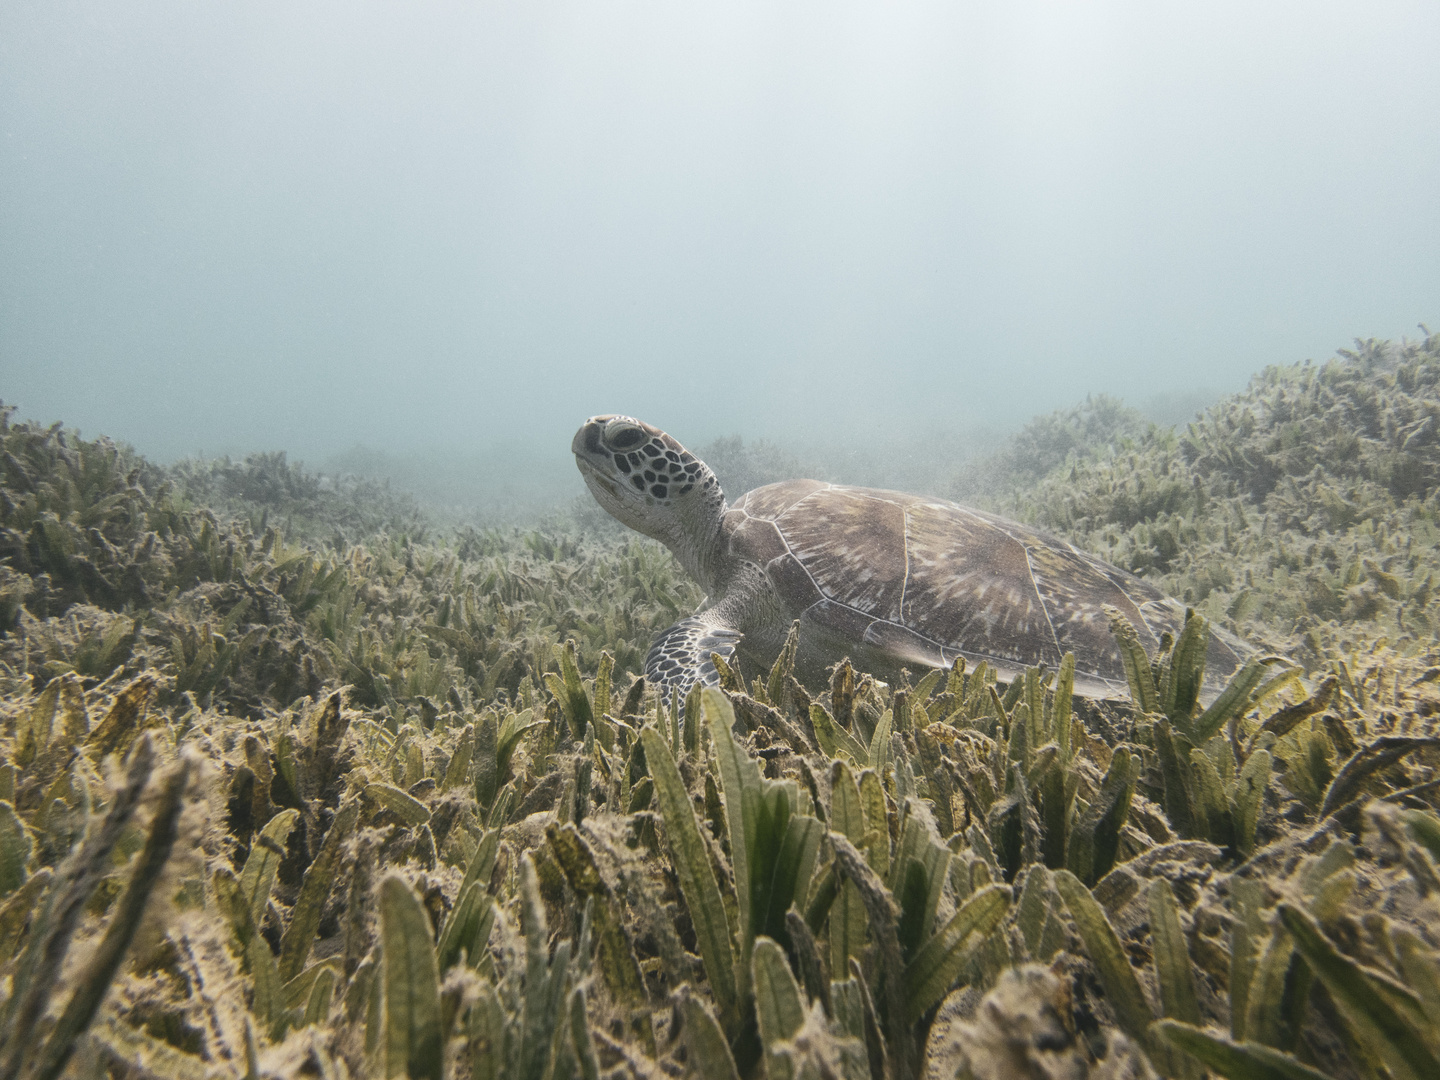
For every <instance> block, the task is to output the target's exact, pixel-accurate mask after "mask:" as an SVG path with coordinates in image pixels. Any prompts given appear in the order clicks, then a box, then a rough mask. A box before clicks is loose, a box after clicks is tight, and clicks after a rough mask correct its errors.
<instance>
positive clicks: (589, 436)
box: [585, 424, 600, 454]
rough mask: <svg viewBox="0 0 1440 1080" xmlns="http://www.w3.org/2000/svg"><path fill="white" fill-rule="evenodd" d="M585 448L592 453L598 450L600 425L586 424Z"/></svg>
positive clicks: (596, 452)
mask: <svg viewBox="0 0 1440 1080" xmlns="http://www.w3.org/2000/svg"><path fill="white" fill-rule="evenodd" d="M585 449H586V450H589V451H590V452H591V453H592V454H598V453H599V452H600V425H599V424H588V425H586V428H585Z"/></svg>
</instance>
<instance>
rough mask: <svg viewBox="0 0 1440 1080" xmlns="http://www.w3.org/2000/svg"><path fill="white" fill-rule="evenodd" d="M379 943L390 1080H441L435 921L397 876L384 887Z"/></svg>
mask: <svg viewBox="0 0 1440 1080" xmlns="http://www.w3.org/2000/svg"><path fill="white" fill-rule="evenodd" d="M380 943H381V954H382V956H383V967H384V994H385V1053H384V1062H385V1065H384V1068H385V1075H386V1076H387V1077H393V1076H400V1075H404V1076H407V1077H409V1078H410V1080H441V1074H442V1070H443V1066H444V1045H443V1044H444V1040H443V1038H442V1037H441V1029H440V972H439V968H438V967H437V966H436V963H435V948H434V946H433V945H432V944H431V940H430V918H429V916H428V915H426V914H425V908H424V906H423V905H422V904H421V903H420V898H419V897H418V896H416V895H415V891H414V890H413V889H412V888H411V887H410V886H409V884H408V883H406V881H405V879H404V878H402V877H399V876H398V875H393V874H392V875H391V876H389V877H387V878H385V880H384V881H382V882H381V883H380Z"/></svg>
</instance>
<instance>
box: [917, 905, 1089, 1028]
mask: <svg viewBox="0 0 1440 1080" xmlns="http://www.w3.org/2000/svg"><path fill="white" fill-rule="evenodd" d="M1092 902H1093V901H1092ZM1009 907H1010V890H1009V888H1008V887H1006V886H1004V885H989V886H986V887H985V888H983V889H981V890H979V891H978V892H976V893H975V894H974V895H972V896H971V897H970V899H968V900H966V901H965V903H964V904H962V905H961V906H960V909H959V910H958V911H956V912H955V914H954V915H953V916H951V918H950V921H949V922H948V923H946V924H945V926H944V927H943V928H941V930H940V931H939V932H938V933H937V934H935V935H934V936H933V937H932V938H930V940H929V941H927V942H925V944H923V945H922V946H920V949H919V951H918V952H916V954H915V957H914V959H913V960H911V961H910V963H909V964H908V965H907V966H906V968H905V975H904V980H903V981H904V985H905V1013H906V1015H907V1016H908V1017H909V1018H910V1020H911V1021H912V1022H913V1021H916V1020H918V1019H919V1018H920V1017H922V1016H923V1015H925V1013H926V1012H927V1011H928V1010H929V1009H930V1007H931V1006H933V1005H935V1004H936V1003H937V1002H939V1001H940V1000H941V999H942V998H943V997H944V996H945V995H946V994H947V993H949V991H950V985H951V984H952V983H953V982H954V981H955V979H956V977H957V976H958V975H959V974H960V972H961V970H962V969H963V968H964V966H965V963H966V961H968V960H969V959H970V955H971V953H972V948H971V946H973V945H974V944H976V942H975V941H972V937H974V936H975V935H979V938H980V939H981V940H983V939H984V937H985V936H986V935H987V934H989V933H990V932H991V931H992V930H994V929H995V927H996V926H998V925H999V923H1000V920H1001V919H1002V918H1003V917H1004V916H1005V912H1006V911H1007V910H1008V909H1009Z"/></svg>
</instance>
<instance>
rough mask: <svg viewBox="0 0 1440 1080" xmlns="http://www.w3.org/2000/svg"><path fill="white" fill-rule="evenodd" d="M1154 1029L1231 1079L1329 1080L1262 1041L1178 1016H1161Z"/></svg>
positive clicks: (1174, 1044) (1173, 1044) (1210, 1067)
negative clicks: (1243, 1039)
mask: <svg viewBox="0 0 1440 1080" xmlns="http://www.w3.org/2000/svg"><path fill="white" fill-rule="evenodd" d="M1151 1030H1152V1031H1154V1032H1155V1033H1156V1034H1157V1035H1159V1036H1161V1037H1162V1038H1164V1039H1165V1040H1166V1041H1167V1042H1169V1043H1170V1044H1171V1045H1172V1046H1176V1047H1179V1048H1180V1049H1181V1050H1183V1051H1185V1053H1187V1054H1190V1055H1191V1056H1192V1057H1194V1058H1196V1059H1197V1060H1199V1061H1200V1062H1202V1063H1203V1064H1204V1065H1205V1066H1206V1067H1207V1068H1209V1069H1211V1070H1213V1071H1215V1072H1217V1073H1219V1074H1220V1075H1221V1076H1224V1077H1228V1078H1229V1080H1328V1077H1327V1076H1326V1074H1325V1073H1322V1072H1320V1071H1319V1070H1317V1069H1312V1068H1311V1067H1310V1066H1309V1065H1306V1064H1304V1063H1302V1062H1300V1061H1298V1060H1297V1059H1295V1058H1294V1057H1291V1056H1290V1055H1289V1054H1283V1053H1281V1052H1280V1051H1279V1050H1274V1049H1271V1048H1270V1047H1268V1046H1263V1045H1261V1044H1260V1043H1250V1042H1247V1043H1236V1042H1232V1041H1231V1040H1229V1039H1227V1038H1225V1037H1224V1036H1223V1035H1219V1034H1215V1033H1211V1032H1208V1031H1202V1030H1201V1029H1200V1028H1198V1027H1195V1026H1194V1025H1192V1024H1185V1023H1181V1022H1180V1021H1177V1020H1158V1021H1156V1022H1155V1024H1154V1026H1153V1027H1152V1028H1151Z"/></svg>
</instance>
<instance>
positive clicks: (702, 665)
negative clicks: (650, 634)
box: [645, 615, 742, 701]
mask: <svg viewBox="0 0 1440 1080" xmlns="http://www.w3.org/2000/svg"><path fill="white" fill-rule="evenodd" d="M741 636H742V635H741V633H740V631H738V630H735V629H732V628H731V627H729V626H726V625H724V624H723V623H715V622H711V621H709V620H708V619H706V618H705V617H704V615H695V616H691V617H690V618H688V619H681V620H680V621H679V622H677V623H676V624H675V625H674V626H671V627H669V628H667V629H666V630H665V631H664V632H663V633H661V635H660V636H659V637H657V638H656V639H655V644H653V645H651V646H650V653H649V655H647V656H646V657H645V678H646V679H647V680H648V681H649V682H650V683H651V684H652V685H654V686H656V687H658V688H659V690H660V696H661V698H663V699H664V700H666V701H669V700H670V699H671V698H672V697H673V696H675V695H677V694H678V695H679V696H680V698H681V699H682V700H683V699H684V697H685V695H686V694H688V693H689V692H690V687H692V686H694V685H695V684H696V683H697V682H699V683H702V684H703V685H705V686H716V685H718V684H719V682H720V675H719V673H718V672H717V671H716V670H715V665H714V664H713V663H711V661H710V654H711V653H719V654H720V657H721V659H723V660H729V659H730V658H731V657H732V656H734V655H735V646H736V645H737V644H738V643H739V641H740V638H741Z"/></svg>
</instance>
